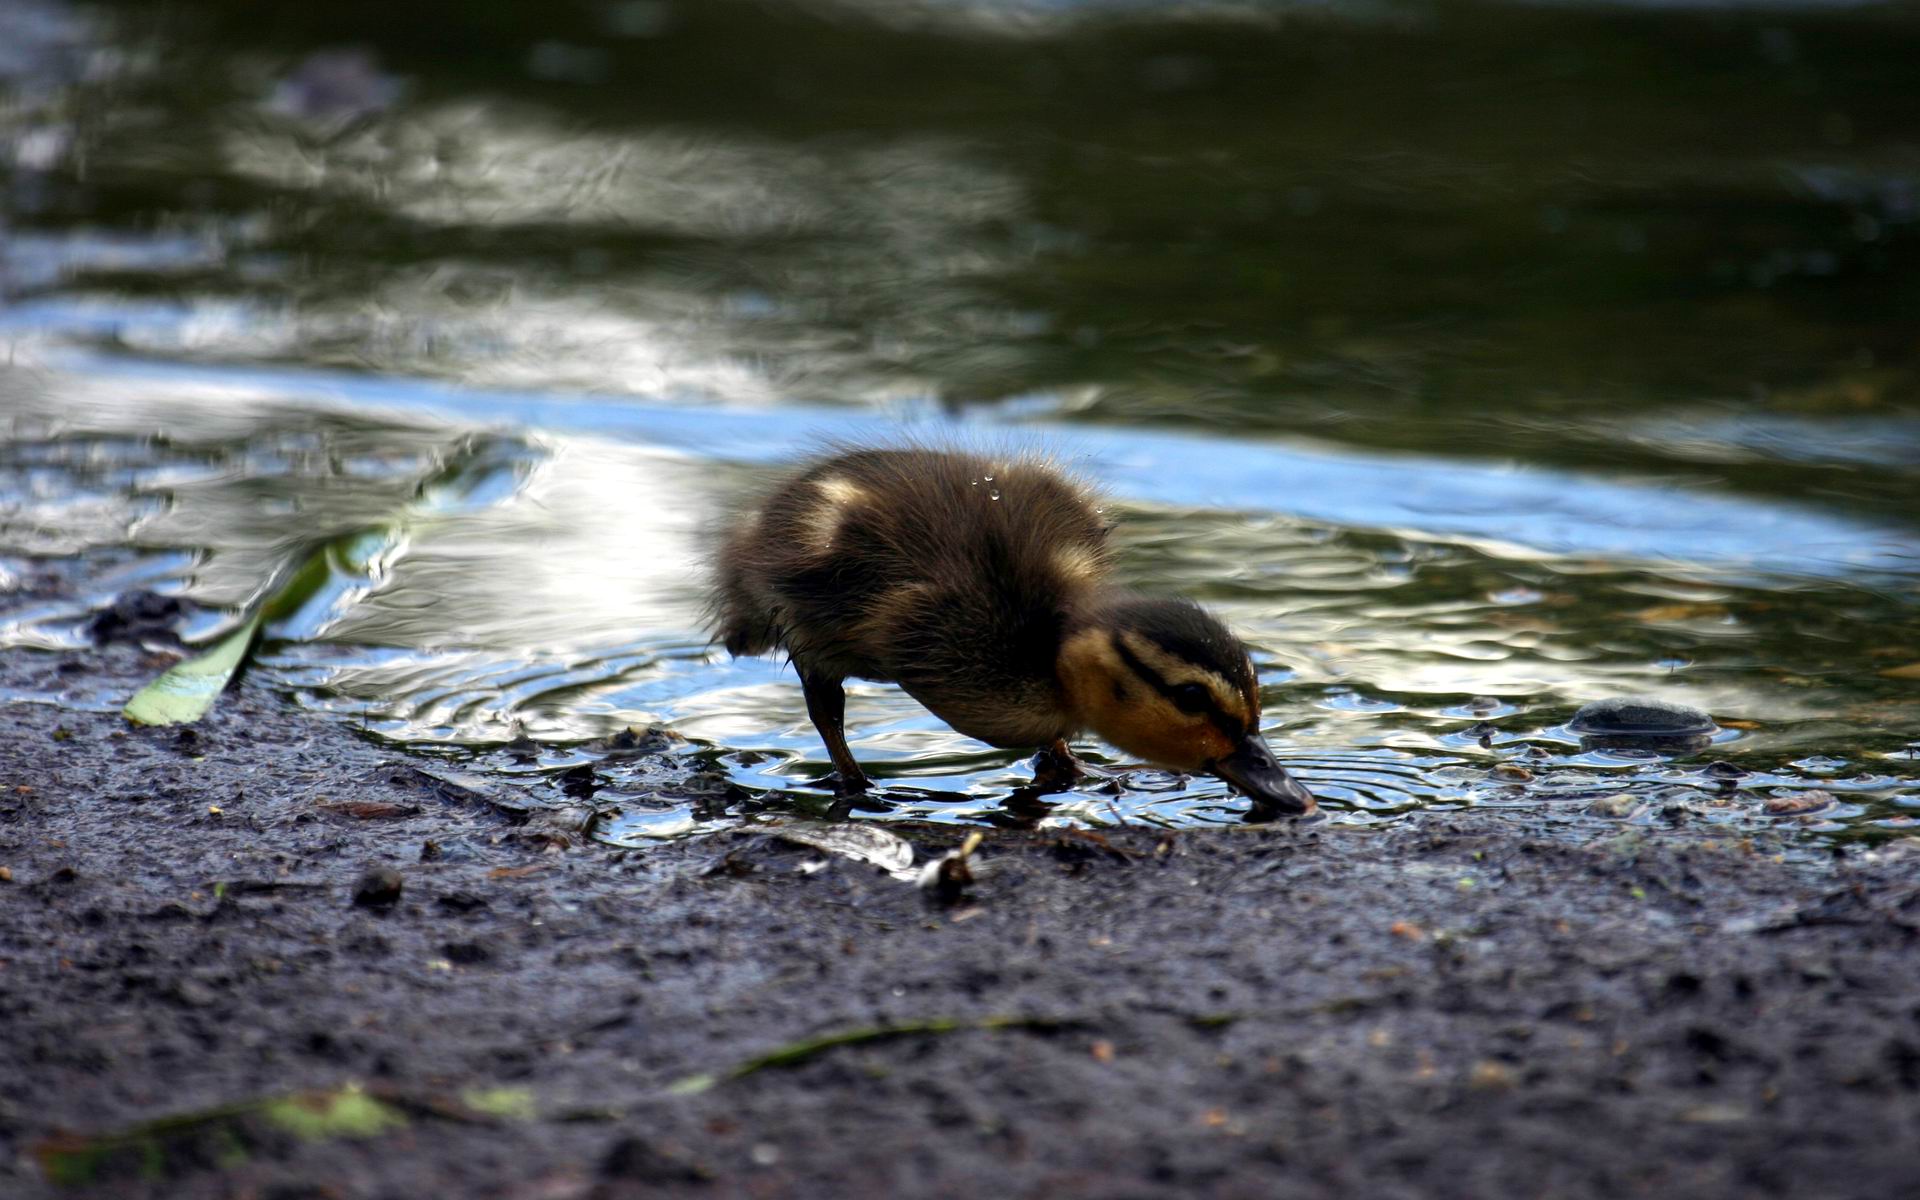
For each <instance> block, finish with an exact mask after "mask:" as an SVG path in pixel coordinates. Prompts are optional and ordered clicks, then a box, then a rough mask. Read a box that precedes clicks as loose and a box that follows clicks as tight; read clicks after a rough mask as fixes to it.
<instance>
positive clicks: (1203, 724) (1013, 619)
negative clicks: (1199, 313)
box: [712, 448, 1314, 815]
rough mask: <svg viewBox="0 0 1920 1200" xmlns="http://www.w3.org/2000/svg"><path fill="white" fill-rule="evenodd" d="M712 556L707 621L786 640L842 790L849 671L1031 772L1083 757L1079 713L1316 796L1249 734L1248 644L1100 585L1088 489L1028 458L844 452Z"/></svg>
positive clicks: (738, 649)
mask: <svg viewBox="0 0 1920 1200" xmlns="http://www.w3.org/2000/svg"><path fill="white" fill-rule="evenodd" d="M714 566H715V576H716V579H715V588H714V594H713V598H712V612H713V624H714V627H715V631H716V634H717V636H718V638H719V639H720V640H721V641H722V642H724V644H725V645H726V648H727V649H728V651H730V652H731V653H732V654H733V655H735V656H736V657H738V656H741V655H750V654H764V653H767V652H769V651H773V650H777V649H784V650H785V651H786V652H787V654H788V656H789V658H790V660H791V661H792V663H793V665H794V667H795V668H796V669H797V670H798V671H799V674H800V686H801V688H802V690H803V691H804V693H805V696H806V701H807V715H808V716H809V717H810V718H812V721H813V724H814V726H815V728H817V729H818V730H819V731H820V737H821V740H822V741H824V742H825V743H826V747H827V753H828V755H829V756H830V757H831V758H832V759H833V765H834V770H835V772H836V783H837V786H838V787H839V789H840V790H842V791H859V790H862V789H864V788H865V787H867V786H868V780H867V777H866V775H865V773H864V772H862V771H861V769H860V765H859V763H858V762H856V761H855V760H854V757H853V754H852V752H851V751H850V750H849V749H848V748H847V739H846V732H845V729H844V726H843V721H844V713H845V706H846V693H845V691H844V689H843V683H844V681H845V680H846V679H848V678H856V679H869V680H874V681H877V682H886V683H896V684H898V685H900V687H901V688H903V689H904V690H905V691H906V692H907V694H908V695H910V696H912V697H913V698H914V699H915V700H917V701H919V702H920V703H921V704H922V705H924V706H926V708H927V709H929V710H930V711H931V712H932V713H933V714H934V715H935V716H937V717H939V718H940V719H941V720H942V721H945V722H946V723H947V724H948V725H950V726H952V727H953V728H954V729H956V730H958V731H959V732H960V733H963V734H965V735H966V736H968V737H972V738H977V739H979V740H980V741H983V742H986V743H988V744H990V745H994V746H1001V747H1022V748H1025V747H1034V748H1038V749H1040V750H1041V758H1040V762H1041V764H1042V767H1041V770H1042V774H1043V775H1046V774H1049V773H1052V772H1062V773H1064V774H1066V775H1067V776H1068V777H1069V778H1070V777H1071V776H1072V775H1074V774H1077V773H1078V766H1077V764H1076V763H1075V761H1074V759H1073V756H1072V753H1071V751H1070V750H1069V749H1068V747H1067V740H1068V739H1069V738H1071V737H1073V736H1075V735H1076V734H1079V733H1081V732H1083V731H1087V730H1091V731H1092V732H1094V733H1096V734H1098V735H1099V736H1100V737H1101V738H1102V739H1104V740H1106V741H1108V742H1110V743H1112V744H1113V745H1115V746H1117V747H1119V748H1120V749H1121V750H1123V751H1125V752H1126V753H1128V754H1131V755H1136V756H1138V757H1140V758H1142V759H1145V760H1147V761H1149V762H1153V763H1157V764H1160V765H1162V766H1166V767H1170V768H1173V769H1175V770H1179V771H1206V772H1210V773H1212V774H1214V775H1218V776H1219V777H1220V778H1222V779H1224V780H1226V781H1227V782H1228V783H1230V784H1232V785H1233V786H1234V787H1236V788H1239V789H1240V790H1241V791H1243V792H1245V793H1247V795H1248V796H1249V797H1251V798H1252V800H1253V802H1254V805H1255V808H1256V810H1260V811H1262V812H1265V813H1271V814H1274V815H1280V814H1305V813H1310V812H1312V811H1313V810H1314V798H1313V796H1312V794H1311V793H1309V792H1308V791H1307V790H1306V789H1305V788H1304V787H1302V786H1301V785H1300V784H1299V783H1298V782H1297V781H1296V780H1294V779H1293V777H1292V776H1290V775H1288V774H1287V772H1286V771H1284V770H1283V769H1281V767H1280V764H1279V763H1278V762H1276V761H1275V759H1274V756H1273V752H1272V750H1270V749H1269V748H1268V746H1267V743H1266V741H1265V740H1264V739H1263V738H1262V737H1261V736H1260V692H1259V689H1258V687H1257V685H1256V683H1255V679H1254V673H1253V665H1252V663H1251V662H1250V661H1249V660H1248V658H1247V652H1246V649H1245V647H1243V646H1242V645H1241V644H1240V642H1239V640H1238V639H1236V638H1235V637H1234V636H1233V634H1231V633H1229V632H1228V631H1227V628H1226V626H1224V625H1222V624H1221V623H1220V622H1219V621H1218V620H1217V619H1215V618H1214V617H1213V616H1211V615H1210V614H1209V613H1207V612H1206V610H1204V609H1202V608H1201V607H1200V606H1199V605H1197V604H1194V603H1192V602H1191V601H1188V600H1180V599H1165V598H1157V597H1150V596H1143V595H1138V594H1136V593H1133V592H1129V591H1125V590H1122V589H1120V588H1117V587H1115V586H1113V585H1112V584H1111V583H1110V582H1109V574H1110V552H1109V550H1108V548H1107V523H1106V521H1105V520H1104V518H1103V517H1102V515H1101V513H1100V510H1099V508H1098V507H1097V505H1096V503H1095V501H1094V498H1093V496H1092V495H1091V494H1090V492H1089V490H1088V489H1087V488H1086V487H1085V486H1084V485H1083V484H1081V483H1080V482H1078V481H1077V480H1075V479H1072V478H1070V477H1068V476H1066V475H1064V474H1062V473H1060V472H1059V471H1057V470H1055V469H1054V468H1053V467H1052V466H1050V465H1049V464H1048V463H1046V462H1045V461H1042V460H1040V459H1038V458H1031V457H1016V458H1012V459H1010V460H1009V459H1004V458H1001V459H989V458H986V457H983V456H980V455H975V454H970V453H961V452H956V451H947V450H935V449H924V448H906V449H874V448H855V449H841V450H839V451H837V452H834V453H831V454H829V455H827V456H826V457H823V458H820V459H818V460H816V461H814V462H812V463H811V464H810V465H807V466H806V467H804V468H803V469H801V470H800V471H799V472H798V473H797V474H795V475H793V476H792V477H791V478H789V479H788V480H786V481H785V482H784V483H782V484H780V485H779V486H777V487H776V488H774V490H773V491H772V493H771V494H770V495H768V496H766V497H765V498H764V499H763V500H762V501H761V502H760V504H759V505H758V506H757V507H756V508H754V509H753V510H752V511H750V512H749V513H747V514H746V516H745V518H744V519H743V520H742V521H741V523H740V524H739V525H738V526H737V527H736V528H734V530H733V531H732V532H731V534H730V535H729V536H728V537H727V539H726V541H725V544H724V545H723V546H722V548H721V550H720V552H719V554H718V556H717V559H716V561H715V564H714Z"/></svg>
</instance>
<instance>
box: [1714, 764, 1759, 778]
mask: <svg viewBox="0 0 1920 1200" xmlns="http://www.w3.org/2000/svg"><path fill="white" fill-rule="evenodd" d="M1751 774H1752V772H1751V771H1749V770H1747V769H1746V768H1745V767H1741V766H1735V765H1734V764H1733V763H1730V762H1714V763H1708V764H1707V778H1708V779H1729V780H1731V779H1745V778H1746V777H1747V776H1748V775H1751Z"/></svg>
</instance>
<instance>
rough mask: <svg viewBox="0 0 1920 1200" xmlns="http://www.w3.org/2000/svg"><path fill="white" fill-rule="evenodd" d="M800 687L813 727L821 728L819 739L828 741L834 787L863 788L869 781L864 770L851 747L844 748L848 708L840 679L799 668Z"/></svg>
mask: <svg viewBox="0 0 1920 1200" xmlns="http://www.w3.org/2000/svg"><path fill="white" fill-rule="evenodd" d="M800 690H801V691H802V692H804V693H805V694H806V697H807V716H808V717H809V718H810V719H811V720H812V721H813V727H814V728H815V729H818V730H819V731H820V740H821V741H823V742H825V743H826V744H827V757H829V758H831V759H832V760H833V773H834V790H835V791H837V792H864V791H866V790H867V786H868V782H867V776H866V772H864V771H862V770H861V769H860V764H859V763H858V762H855V761H854V757H853V751H851V750H849V749H847V734H846V729H845V724H844V723H845V719H846V712H847V691H846V689H845V688H843V687H841V686H840V680H838V679H830V678H828V677H827V676H825V675H815V674H813V673H811V672H808V671H801V672H800Z"/></svg>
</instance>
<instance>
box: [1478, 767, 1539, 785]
mask: <svg viewBox="0 0 1920 1200" xmlns="http://www.w3.org/2000/svg"><path fill="white" fill-rule="evenodd" d="M1487 777H1488V778H1489V779H1498V780H1499V781H1500V782H1501V783H1532V782H1533V772H1532V771H1529V770H1527V769H1526V768H1525V767H1523V766H1520V765H1519V764H1517V763H1501V764H1500V765H1498V766H1496V767H1494V768H1493V769H1492V770H1491V771H1488V772H1487Z"/></svg>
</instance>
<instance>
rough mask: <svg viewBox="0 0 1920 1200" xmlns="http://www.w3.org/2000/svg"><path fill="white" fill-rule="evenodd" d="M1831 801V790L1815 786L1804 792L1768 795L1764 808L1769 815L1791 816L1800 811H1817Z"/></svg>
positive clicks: (1827, 805) (1832, 800)
mask: <svg viewBox="0 0 1920 1200" xmlns="http://www.w3.org/2000/svg"><path fill="white" fill-rule="evenodd" d="M1833 803H1834V798H1833V793H1832V792H1823V791H1821V790H1819V789H1818V788H1815V789H1813V790H1811V791H1805V792H1790V793H1788V794H1787V795H1785V796H1768V797H1767V799H1766V804H1765V808H1766V811H1767V815H1768V816H1770V817H1792V816H1797V815H1799V814H1800V813H1810V812H1819V811H1820V810H1821V809H1823V808H1827V807H1830V806H1831V805H1832V804H1833Z"/></svg>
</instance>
